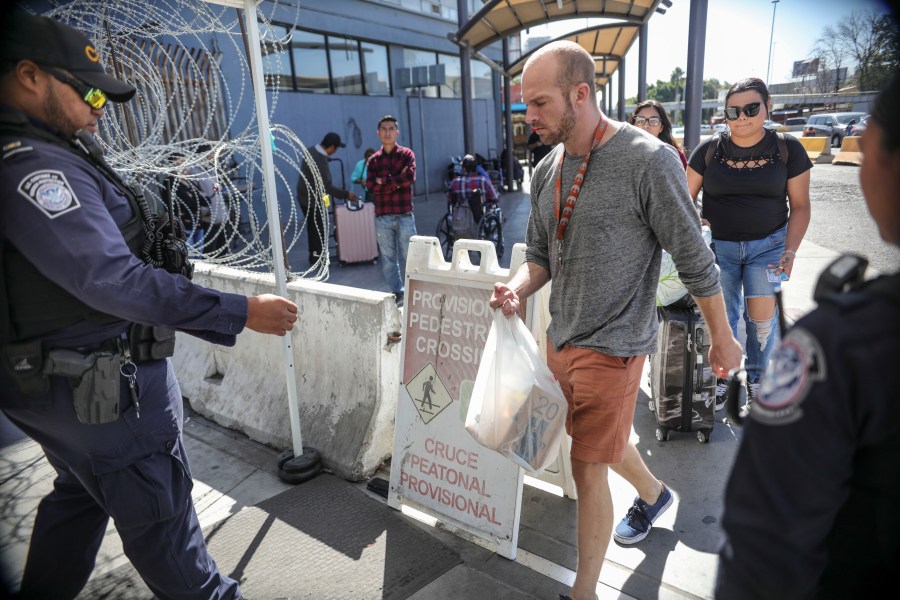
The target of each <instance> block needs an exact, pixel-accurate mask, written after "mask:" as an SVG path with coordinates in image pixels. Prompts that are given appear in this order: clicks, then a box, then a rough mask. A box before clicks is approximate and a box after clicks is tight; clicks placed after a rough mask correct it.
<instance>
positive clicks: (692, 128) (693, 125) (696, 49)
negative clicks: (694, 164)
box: [684, 0, 708, 153]
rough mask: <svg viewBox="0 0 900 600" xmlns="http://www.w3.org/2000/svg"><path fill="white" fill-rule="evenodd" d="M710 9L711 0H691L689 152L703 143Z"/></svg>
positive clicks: (686, 107) (686, 128)
mask: <svg viewBox="0 0 900 600" xmlns="http://www.w3.org/2000/svg"><path fill="white" fill-rule="evenodd" d="M707 9H708V0H691V15H690V18H689V21H688V56H687V74H686V81H685V90H684V147H685V151H686V152H688V153H690V151H691V150H693V149H694V148H696V147H697V144H699V143H700V114H701V112H700V109H701V107H702V105H703V59H704V49H705V48H706V13H707Z"/></svg>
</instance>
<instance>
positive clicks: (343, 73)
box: [328, 35, 363, 94]
mask: <svg viewBox="0 0 900 600" xmlns="http://www.w3.org/2000/svg"><path fill="white" fill-rule="evenodd" d="M328 57H329V59H330V61H331V78H332V82H333V83H334V93H335V94H362V93H363V85H362V67H361V66H360V63H359V42H357V41H356V40H351V39H349V38H343V37H337V36H333V35H330V36H328Z"/></svg>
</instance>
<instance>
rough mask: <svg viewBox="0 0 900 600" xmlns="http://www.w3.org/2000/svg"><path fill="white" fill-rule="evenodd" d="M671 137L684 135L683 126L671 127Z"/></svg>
mask: <svg viewBox="0 0 900 600" xmlns="http://www.w3.org/2000/svg"><path fill="white" fill-rule="evenodd" d="M672 137H676V138H683V137H684V127H673V128H672Z"/></svg>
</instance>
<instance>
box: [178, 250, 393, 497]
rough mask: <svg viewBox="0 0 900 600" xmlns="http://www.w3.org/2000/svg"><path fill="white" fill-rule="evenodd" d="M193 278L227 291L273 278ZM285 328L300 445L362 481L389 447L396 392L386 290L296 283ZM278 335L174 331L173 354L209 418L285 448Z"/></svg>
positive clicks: (266, 287) (223, 272) (226, 272)
mask: <svg viewBox="0 0 900 600" xmlns="http://www.w3.org/2000/svg"><path fill="white" fill-rule="evenodd" d="M194 281H195V282H197V283H199V284H200V285H204V286H207V287H211V288H215V289H218V290H222V291H225V292H232V293H237V294H245V295H249V296H252V295H256V294H261V293H267V292H268V293H272V292H274V290H275V278H274V276H273V275H269V274H256V273H248V272H245V271H240V270H236V269H230V268H226V267H217V266H212V265H208V264H205V263H199V264H197V265H196V271H195V274H194ZM287 291H288V298H290V299H291V300H292V301H294V302H296V303H297V305H298V307H299V309H300V310H299V317H298V320H297V324H296V326H295V328H294V331H293V333H292V335H293V357H294V363H295V365H296V378H297V395H298V405H299V411H300V425H301V431H302V438H303V445H304V446H312V447H313V448H316V449H317V450H319V451H320V452H321V453H322V462H323V466H324V467H325V468H327V469H329V470H331V471H333V472H334V473H335V474H337V475H338V476H340V477H343V478H344V479H348V480H350V481H360V480H363V479H367V478H368V477H370V476H371V475H372V474H374V472H375V471H376V470H377V469H378V467H379V466H380V465H381V464H382V463H383V462H384V461H385V460H386V459H387V458H388V457H390V455H391V443H392V440H393V428H394V415H395V411H396V403H397V395H398V392H399V384H400V382H399V373H400V358H401V357H400V347H399V344H396V343H392V342H390V341H389V340H388V335H389V334H390V333H392V332H396V331H400V312H399V310H398V309H397V307H396V305H395V304H394V301H393V298H392V296H391V294H386V293H384V292H374V291H370V290H363V289H357V288H351V287H346V286H339V285H333V284H328V283H319V282H314V281H303V280H301V281H294V282H291V283H288V285H287ZM282 356H283V350H282V341H281V339H279V338H277V337H275V336H267V335H262V334H258V333H255V332H253V331H249V330H247V331H245V332H244V333H242V334H241V335H239V336H238V339H237V344H236V345H235V346H234V347H232V348H226V347H223V346H216V345H213V344H209V343H207V342H204V341H201V340H198V339H197V338H194V337H192V336H189V335H186V334H181V333H179V334H178V342H177V346H176V350H175V356H174V358H173V359H172V362H173V364H174V366H175V372H176V374H177V376H178V381H179V383H180V384H181V391H182V394H183V395H184V396H185V397H186V398H187V399H188V400H189V401H190V403H191V407H192V408H193V409H194V410H196V411H197V412H199V413H200V414H201V415H203V416H204V417H206V418H209V419H212V420H213V421H215V422H217V423H219V424H220V425H223V426H225V427H228V428H230V429H234V430H238V431H241V432H243V433H245V434H246V435H247V436H249V437H250V438H251V439H253V440H256V441H258V442H262V443H264V444H267V445H270V446H273V447H275V448H279V449H290V448H291V447H292V443H291V430H290V420H289V414H288V401H287V390H286V383H285V372H284V369H285V366H284V364H283V359H282Z"/></svg>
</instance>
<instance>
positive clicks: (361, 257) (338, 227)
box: [334, 202, 378, 263]
mask: <svg viewBox="0 0 900 600" xmlns="http://www.w3.org/2000/svg"><path fill="white" fill-rule="evenodd" d="M334 226H335V237H336V238H337V255H338V261H340V262H342V263H357V262H371V261H374V260H375V259H377V258H378V241H377V240H376V239H375V205H374V204H372V203H371V202H366V203H365V204H364V205H363V208H362V209H361V210H349V209H348V208H347V206H346V205H344V204H336V205H335V207H334Z"/></svg>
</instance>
